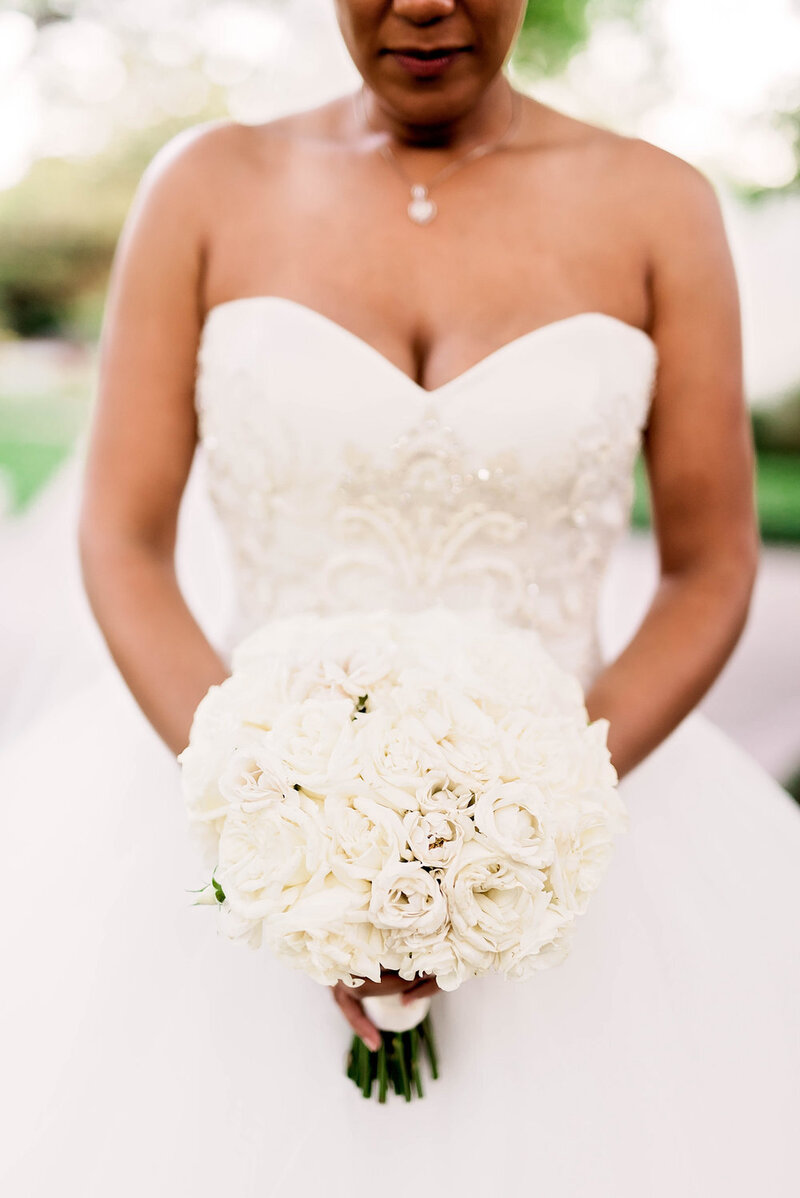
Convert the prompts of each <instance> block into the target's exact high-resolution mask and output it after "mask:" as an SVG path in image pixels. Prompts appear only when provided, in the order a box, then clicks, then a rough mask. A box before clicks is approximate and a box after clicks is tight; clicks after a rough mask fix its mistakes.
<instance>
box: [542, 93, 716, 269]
mask: <svg viewBox="0 0 800 1198" xmlns="http://www.w3.org/2000/svg"><path fill="white" fill-rule="evenodd" d="M533 116H534V119H533V120H532V121H530V122H529V125H528V128H529V129H533V130H536V128H537V119H536V118H538V129H539V135H540V137H541V144H542V145H543V146H544V147H548V146H549V147H550V148H552V149H554V150H555V151H556V154H557V155H558V156H559V157H560V158H561V159H562V161H563V162H564V166H565V175H568V176H569V178H570V180H571V183H570V186H573V185H575V186H580V187H581V189H582V190H583V191H584V193H585V194H588V195H591V196H592V197H594V198H595V200H596V201H597V203H598V204H599V205H600V206H603V207H605V209H606V210H607V211H608V210H612V211H614V212H616V213H617V214H618V215H619V217H620V220H621V221H622V222H623V224H624V225H625V227H626V228H628V229H629V230H630V231H631V232H632V233H634V234H635V233H636V232H637V231H638V232H640V233H641V234H642V236H643V237H644V239H645V240H646V241H647V242H648V243H649V244H650V245H651V246H656V245H657V244H658V243H663V244H665V245H666V246H668V245H669V244H670V242H671V241H672V243H673V244H674V239H675V238H676V237H678V236H679V235H682V236H685V237H686V238H687V239H690V240H697V239H702V237H703V236H705V235H712V236H714V237H715V238H716V239H717V240H719V236H720V231H721V226H722V214H721V205H720V198H719V195H718V192H717V188H716V185H715V184H714V182H713V181H712V179H711V178H710V177H709V176H708V175H707V174H706V173H705V172H704V171H703V170H702V169H701V167H699V166H697V165H696V164H694V163H691V162H689V161H687V160H686V159H684V158H681V157H679V156H678V155H677V154H674V153H672V152H671V151H670V150H667V149H665V148H664V147H662V146H658V145H656V144H654V143H653V142H650V141H647V140H646V139H645V138H644V137H641V136H638V135H635V134H626V133H621V132H618V131H616V130H612V129H608V128H606V127H604V126H601V125H596V124H592V123H591V122H589V121H585V120H580V119H577V118H575V117H573V116H570V115H567V114H566V113H563V112H560V111H558V110H556V109H554V108H550V107H549V106H547V105H540V104H538V102H537V111H536V112H535V113H534V114H533ZM534 136H535V134H534ZM533 148H534V149H535V148H536V145H535V143H534V145H533ZM535 157H536V155H535V154H534V155H532V160H533V159H535Z"/></svg>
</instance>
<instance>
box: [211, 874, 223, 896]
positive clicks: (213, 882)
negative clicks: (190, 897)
mask: <svg viewBox="0 0 800 1198" xmlns="http://www.w3.org/2000/svg"><path fill="white" fill-rule="evenodd" d="M211 885H212V886H213V887H214V894H215V895H216V899H217V902H218V903H224V902H225V891H224V890H223V889H222V887H221V886H220V884H219V882H218V881H217V879H216V878H215V877H214V875H213V874H212V875H211Z"/></svg>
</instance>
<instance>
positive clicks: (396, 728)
mask: <svg viewBox="0 0 800 1198" xmlns="http://www.w3.org/2000/svg"><path fill="white" fill-rule="evenodd" d="M355 727H356V749H357V760H358V769H359V773H360V775H361V777H362V778H363V780H364V781H365V782H366V783H367V784H368V785H369V786H374V787H375V789H376V791H378V792H379V794H380V797H381V801H382V802H385V803H387V804H389V805H391V806H393V807H394V809H395V810H396V811H399V812H404V811H411V810H414V809H415V808H416V807H417V806H418V800H417V790H418V788H419V786H420V782H421V781H422V779H423V778H425V776H426V775H427V774H428V773H430V772H437V771H438V772H440V773H441V772H442V771H443V769H444V766H445V762H444V759H443V756H442V752H441V750H440V748H439V746H438V745H437V743H436V741H435V740H434V739H433V737H432V736H431V734H430V732H428V730H427V729H426V728H425V726H424V724H423V723H422V722H421V721H420V720H418V719H417V718H416V717H415V716H413V715H410V714H408V715H400V716H392V715H391V714H390V713H389V712H388V711H385V710H380V711H376V712H372V713H370V714H369V715H368V716H367V718H365V719H363V720H361V719H359V720H357V721H355Z"/></svg>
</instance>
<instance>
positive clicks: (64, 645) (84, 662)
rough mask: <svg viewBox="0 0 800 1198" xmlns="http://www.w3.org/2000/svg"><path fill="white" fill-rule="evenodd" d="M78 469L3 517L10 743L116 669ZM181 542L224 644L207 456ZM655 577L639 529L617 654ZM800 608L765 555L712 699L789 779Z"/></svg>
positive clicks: (618, 615)
mask: <svg viewBox="0 0 800 1198" xmlns="http://www.w3.org/2000/svg"><path fill="white" fill-rule="evenodd" d="M78 472H79V464H78V461H77V460H76V459H73V460H72V461H71V462H70V463H68V465H67V466H66V468H65V469H64V470H62V471H61V473H60V474H59V475H58V476H57V478H56V480H55V481H54V482H53V483H52V484H51V486H50V487H49V488H48V489H47V490H46V491H45V493H44V494H43V495H42V497H41V498H40V500H39V501H38V503H37V504H36V505H35V507H34V508H33V509H32V510H31V512H30V513H29V514H28V515H27V516H26V517H25V518H23V519H18V520H6V521H0V562H2V576H3V578H4V585H3V587H2V588H1V589H0V678H2V686H0V742H1V741H2V740H3V739H6V738H8V737H10V736H13V734H14V732H15V731H16V730H17V729H19V728H20V727H21V726H22V725H23V724H24V723H25V722H26V721H27V720H29V719H30V718H31V717H32V715H35V714H37V713H39V712H42V711H44V710H45V709H46V708H47V707H49V706H50V705H51V704H53V703H55V702H57V701H58V699H59V698H61V697H62V696H63V695H64V694H66V693H68V692H69V691H70V690H71V689H72V688H74V686H75V685H76V684H80V683H82V682H84V681H86V682H88V681H90V680H91V678H93V677H94V675H95V674H96V673H97V672H98V670H100V669H102V668H103V667H104V665H107V662H108V655H107V652H106V649H105V646H104V645H103V643H102V640H101V638H100V635H99V633H98V631H97V629H96V627H95V625H94V622H93V619H92V616H91V613H90V611H89V608H88V604H87V602H86V599H85V597H84V594H83V590H82V586H81V582H80V576H79V570H78V561H77V553H76V548H75V528H76V523H77V508H78V491H77V482H78ZM179 545H180V548H179V555H178V566H179V574H180V577H181V582H182V585H183V587H184V591H185V593H186V595H187V598H188V601H189V604H190V606H191V607H192V609H193V610H194V611H195V613H196V615H197V616H198V618H199V619H200V620H201V622H202V623H203V625H204V627H205V628H206V630H207V633H208V635H209V636H210V637H211V639H212V640H216V639H218V638H220V637H221V636H222V634H223V630H224V628H225V626H226V623H227V619H228V613H229V611H230V605H231V594H230V583H229V581H228V579H229V575H228V571H227V569H226V567H225V565H224V554H225V548H224V539H223V537H222V534H221V531H220V529H219V526H218V525H217V523H216V519H215V517H214V515H213V512H212V511H211V508H210V505H209V503H208V500H207V497H206V494H205V491H204V486H203V468H202V459H201V458H200V456H199V455H198V460H197V462H196V464H195V468H194V470H193V472H192V476H191V478H190V481H189V486H188V488H187V495H186V499H185V503H184V508H183V510H182V522H181V535H180V539H179ZM655 582H656V555H655V547H654V544H653V541H652V538H651V537H650V536H646V535H642V534H631V535H630V536H629V537H628V538H627V539H626V540H625V541H624V542H623V543H622V544H621V546H620V547H619V549H618V550H617V552H616V554H615V556H614V558H613V560H612V563H611V566H610V569H609V573H608V576H607V579H606V586H605V589H604V593H603V603H602V606H601V632H602V635H603V642H604V646H605V650H606V653H607V654H608V655H611V654H613V653H615V652H617V651H618V650H619V649H620V648H621V647H622V646H623V644H624V643H625V642H626V641H627V640H628V639H629V637H630V635H631V634H632V633H633V631H634V630H635V628H636V626H637V625H638V623H639V621H640V620H641V618H642V616H643V615H644V612H645V610H646V608H647V604H648V602H649V599H650V596H651V595H652V592H653V589H654V586H655ZM798 610H800V552H798V551H797V550H794V549H789V548H787V549H779V548H768V549H765V550H764V552H763V558H762V565H761V570H760V574H759V579H758V583H757V586H756V591H755V595H754V599H753V603H752V606H751V610H750V616H749V619H748V624H747V627H746V629H745V632H744V634H743V636H742V638H741V640H740V642H739V644H738V646H737V648H736V650H735V651H734V654H733V656H732V657H731V659H730V661H729V662H728V664H727V666H726V667H725V669H724V671H723V672H722V674H721V676H720V678H719V679H718V680H717V682H716V683H715V684H714V686H713V688H712V689H711V691H710V692H709V694H708V696H707V697H706V699H705V700H704V702H703V704H702V707H703V710H704V711H705V712H706V714H707V715H708V716H709V717H710V718H711V719H712V720H714V721H715V722H716V723H718V724H719V725H720V727H722V728H723V729H725V730H726V731H727V732H728V733H729V734H730V735H732V736H733V737H734V738H735V739H736V740H737V741H738V742H739V743H740V744H741V745H742V746H743V747H744V748H745V749H746V750H747V751H748V752H750V753H752V754H753V756H755V757H756V759H757V760H758V761H760V762H761V764H762V765H764V766H765V768H767V769H768V770H769V771H770V772H771V773H772V774H774V775H775V776H776V777H778V778H779V779H781V780H785V779H786V778H787V777H788V776H789V775H790V774H791V773H793V772H794V770H795V769H797V768H798V766H800V635H799V633H800V628H798V623H799V621H798V616H797V612H798Z"/></svg>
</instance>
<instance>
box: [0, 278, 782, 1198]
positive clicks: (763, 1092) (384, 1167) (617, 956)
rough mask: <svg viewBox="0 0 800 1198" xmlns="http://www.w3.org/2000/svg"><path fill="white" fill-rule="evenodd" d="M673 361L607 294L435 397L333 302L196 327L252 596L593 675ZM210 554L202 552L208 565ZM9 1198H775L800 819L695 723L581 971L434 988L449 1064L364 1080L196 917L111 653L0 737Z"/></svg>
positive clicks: (184, 849) (199, 876)
mask: <svg viewBox="0 0 800 1198" xmlns="http://www.w3.org/2000/svg"><path fill="white" fill-rule="evenodd" d="M656 370H657V354H656V350H655V346H654V344H653V342H652V341H651V339H650V338H649V337H648V336H647V335H646V334H645V333H643V332H642V331H641V330H638V329H635V328H633V327H632V326H630V325H627V324H625V323H623V322H622V321H620V320H618V319H616V318H613V317H610V316H607V315H604V314H601V313H597V312H588V313H583V314H580V315H577V316H573V317H570V318H567V319H564V320H560V321H555V322H553V323H551V324H549V325H546V326H545V327H543V328H539V329H537V330H535V331H533V332H530V333H528V334H527V335H525V336H523V337H519V338H517V339H516V340H515V341H512V342H511V343H509V344H507V345H505V346H503V347H502V348H501V349H499V350H497V351H496V352H494V353H492V354H490V355H489V356H488V357H487V358H485V359H484V360H483V361H481V362H479V363H478V364H477V365H476V366H474V367H472V368H471V369H469V370H467V371H465V372H464V373H463V374H461V375H459V376H458V377H457V378H455V379H453V380H452V381H451V382H449V383H446V384H445V385H444V386H442V387H439V388H436V389H435V390H433V391H427V390H424V389H423V388H421V387H419V386H418V385H417V384H416V383H414V382H413V381H412V380H411V379H409V378H408V377H407V376H406V375H405V374H404V373H403V372H402V371H400V370H399V369H398V368H397V367H395V366H393V365H392V364H391V363H390V362H388V361H387V360H386V359H385V358H384V357H383V356H382V355H381V354H379V353H378V352H377V351H376V350H374V349H373V348H371V347H370V346H368V345H367V344H366V343H364V342H363V341H361V340H360V339H359V338H357V337H356V336H355V335H353V334H352V333H349V332H348V331H346V330H345V329H344V328H342V327H341V326H339V325H337V324H336V323H334V322H333V321H331V320H329V319H328V318H326V317H324V316H322V315H321V314H319V313H317V312H314V311H312V310H311V309H309V308H307V307H305V306H303V305H301V304H298V303H296V302H294V301H290V300H287V299H284V298H279V297H270V296H263V297H250V298H246V299H241V300H235V301H232V302H230V303H226V304H222V305H219V306H218V307H216V308H214V309H213V310H212V311H211V313H210V314H209V316H208V318H207V321H206V324H205V327H204V330H203V338H202V344H201V348H200V354H199V359H198V380H197V392H196V400H197V408H198V413H199V417H200V429H201V434H202V445H203V454H204V457H205V462H206V467H207V472H208V474H207V477H208V485H209V490H210V494H211V497H212V499H213V502H214V505H215V508H216V511H217V512H218V514H219V517H221V522H222V526H223V527H224V528H225V530H226V534H227V544H228V546H229V550H230V563H231V570H232V576H233V577H234V579H235V597H236V608H235V615H234V618H233V620H232V621H231V622H230V623H229V625H228V631H227V635H226V638H225V651H226V652H227V651H228V650H229V649H230V647H231V646H232V645H233V643H235V641H236V639H237V638H238V637H239V636H241V635H242V634H243V633H244V632H246V631H247V630H248V629H250V628H252V627H254V626H255V625H257V624H258V623H259V622H260V621H263V620H265V619H268V618H269V617H270V616H273V615H278V614H283V613H290V612H296V611H299V610H301V609H316V610H319V611H336V610H343V609H345V608H349V607H359V608H368V607H373V606H395V607H398V608H403V609H409V608H415V607H422V606H425V605H427V604H428V603H431V602H434V601H443V602H445V603H447V604H451V605H453V606H456V607H458V606H462V605H475V604H479V603H485V604H488V605H490V606H491V607H493V608H494V609H496V610H497V611H498V612H500V613H501V614H502V615H503V616H504V617H505V618H506V619H507V620H509V621H511V622H513V623H515V624H519V625H522V626H533V627H535V628H537V629H538V630H539V631H540V632H541V633H542V635H543V636H544V638H545V640H546V642H547V644H548V645H549V646H550V648H551V649H552V651H553V653H554V654H556V655H557V657H558V658H559V660H560V661H561V662H562V664H564V665H565V666H567V667H568V668H570V669H572V670H574V671H575V672H576V673H577V674H578V675H579V677H580V678H581V680H582V681H583V682H584V683H585V684H588V683H589V682H590V680H591V679H592V678H593V676H594V675H595V674H596V672H597V671H598V670H599V669H600V667H601V665H602V658H601V653H600V648H599V643H598V635H597V605H598V596H599V593H600V587H601V583H602V580H603V575H604V570H605V567H606V564H607V561H608V557H609V553H610V551H611V549H612V547H613V545H614V543H615V542H616V541H617V539H618V538H619V536H620V535H621V534H622V532H623V531H624V529H625V527H626V525H627V522H628V516H629V509H630V503H631V497H632V465H633V461H634V457H635V454H636V451H637V447H638V445H639V441H640V436H641V430H642V428H643V426H644V424H645V422H646V420H647V415H648V407H649V402H650V399H651V396H652V393H653V383H654V379H655V374H656ZM205 552H206V550H205V549H204V547H203V546H202V545H200V544H198V545H197V547H196V556H197V557H198V559H199V558H202V556H203V554H204V553H205ZM0 788H1V790H2V846H3V860H2V879H1V881H2V888H3V896H4V903H3V932H2V940H3V942H2V948H1V951H0V961H2V968H3V976H4V981H3V985H2V999H1V1000H0V1002H1V1003H2V1006H1V1007H0V1026H1V1027H2V1033H0V1034H1V1035H2V1039H3V1045H2V1075H3V1086H2V1089H3V1097H2V1100H1V1101H2V1106H3V1109H2V1113H1V1117H0V1141H2V1147H0V1192H2V1193H3V1195H5V1198H53V1195H56V1194H58V1195H65V1196H69V1198H71V1196H72V1195H74V1196H75V1198H134V1196H136V1198H139V1196H140V1195H141V1194H143V1193H147V1194H152V1195H156V1196H158V1198H162V1196H163V1198H194V1196H203V1198H205V1196H206V1195H208V1196H216V1195H221V1194H236V1195H239V1196H241V1198H255V1196H256V1195H257V1196H258V1198H284V1196H285V1198H305V1196H311V1195H314V1196H315V1198H316V1196H317V1195H322V1194H324V1195H326V1196H327V1198H345V1196H347V1198H352V1195H353V1194H354V1193H359V1192H365V1193H375V1194H380V1195H381V1196H382V1198H400V1196H401V1195H402V1196H403V1198H405V1196H406V1195H409V1194H414V1193H423V1192H424V1193H456V1194H461V1195H484V1194H486V1193H508V1194H512V1195H518V1194H537V1193H542V1194H547V1195H548V1198H689V1196H697V1198H716V1196H717V1195H719V1196H720V1198H721V1196H723V1195H724V1196H725V1198H744V1196H745V1195H747V1196H748V1198H750V1196H751V1195H752V1194H754V1193H761V1194H766V1195H769V1196H770V1198H789V1196H790V1195H795V1194H796V1193H798V1192H800V1189H799V1188H798V1187H800V1168H798V1164H797V1154H796V1148H795V1138H796V1130H797V1118H798V1110H800V1107H799V1106H798V1098H799V1097H800V1042H799V1040H798V1005H799V1003H798V1000H800V962H799V961H798V944H800V811H799V810H798V809H797V807H796V806H795V804H794V803H793V802H792V801H791V800H790V798H789V796H788V795H787V794H786V793H785V792H784V791H783V790H782V789H781V788H780V787H779V786H778V785H777V784H776V783H775V782H774V781H772V779H771V778H770V777H769V776H768V775H767V774H766V773H765V772H764V771H763V770H762V769H761V768H760V767H759V766H758V765H757V764H756V763H755V762H754V761H753V760H752V759H751V758H749V757H748V756H747V755H746V754H745V753H743V752H742V751H741V750H740V749H739V748H738V747H737V746H736V745H735V744H734V743H733V742H732V741H731V740H730V739H729V738H728V737H727V736H725V735H724V734H723V733H722V732H721V731H720V730H719V729H717V728H716V727H715V726H714V725H712V724H711V723H709V721H708V720H707V719H706V718H704V717H703V716H701V715H699V714H698V713H693V714H692V715H691V716H689V717H688V718H687V719H686V720H685V721H684V722H683V723H682V724H681V726H680V727H679V728H678V729H677V730H676V731H675V733H674V734H673V735H672V736H670V737H669V738H668V739H667V740H666V741H665V742H664V743H663V744H662V745H661V746H659V748H658V749H656V751H655V752H653V753H652V754H651V755H650V756H649V757H648V758H647V760H646V761H644V762H643V763H642V764H641V765H640V766H639V767H638V768H637V769H636V770H634V771H632V772H631V773H630V774H629V775H627V776H626V777H625V778H624V779H623V781H622V783H621V792H622V794H623V795H624V797H625V799H626V801H627V804H628V806H629V810H630V815H631V825H630V830H629V831H628V832H627V833H626V834H625V835H624V836H623V837H621V838H620V839H619V841H618V843H617V847H616V849H615V855H614V859H613V862H612V866H611V869H610V872H609V874H608V876H607V878H606V880H605V881H604V883H603V885H602V886H601V888H600V890H599V891H598V893H597V894H596V896H595V898H594V901H593V903H592V905H591V906H590V909H589V911H588V913H587V914H586V915H585V916H584V917H583V918H582V920H581V921H580V923H579V926H578V929H577V935H576V938H575V945H574V948H573V950H572V953H571V955H570V957H569V958H568V960H567V961H566V962H565V963H564V964H562V965H561V966H558V967H556V968H554V969H552V970H550V971H548V972H545V973H542V974H540V975H538V976H535V977H534V978H533V979H532V980H530V981H528V982H524V983H512V982H505V981H503V980H501V979H499V978H490V979H481V980H479V981H474V982H471V983H467V984H466V985H464V986H463V987H462V988H461V989H460V990H459V991H457V992H455V993H453V994H448V995H444V994H442V995H439V996H437V997H436V998H435V999H434V1007H433V1016H434V1020H435V1026H436V1030H437V1032H438V1039H439V1050H440V1057H441V1077H440V1079H439V1080H438V1081H436V1082H433V1081H430V1080H428V1083H427V1085H426V1097H425V1099H424V1100H423V1101H414V1102H412V1103H411V1104H408V1105H407V1104H405V1103H404V1102H403V1101H402V1100H400V1099H396V1098H394V1096H391V1097H390V1100H389V1102H388V1103H387V1104H386V1106H380V1105H378V1103H377V1102H375V1101H372V1102H367V1101H365V1100H364V1099H363V1098H362V1097H361V1095H360V1094H359V1092H358V1091H357V1090H356V1088H355V1087H354V1086H353V1084H352V1083H351V1082H350V1081H349V1080H348V1079H347V1078H346V1077H345V1075H344V1057H345V1052H346V1049H347V1046H348V1044H349V1039H350V1032H349V1029H348V1027H347V1025H346V1024H345V1022H344V1020H343V1018H342V1015H341V1013H340V1012H339V1010H338V1009H337V1008H336V1006H335V1005H334V1003H333V1001H332V997H331V995H330V993H329V992H328V991H326V990H325V989H323V988H321V987H319V986H318V985H317V984H315V983H314V982H312V981H310V980H309V979H307V978H306V977H304V976H303V975H301V974H299V973H296V972H293V971H291V970H288V969H287V968H285V967H284V966H282V965H279V964H277V963H276V962H275V961H274V960H273V959H272V958H271V957H270V956H269V955H268V953H267V952H266V951H258V952H256V951H253V950H250V949H247V948H244V947H241V946H237V945H234V944H232V943H230V942H229V941H227V940H226V939H224V938H223V937H222V936H219V935H217V934H216V931H215V917H214V912H213V910H211V909H210V908H207V907H196V906H192V905H191V903H192V900H193V898H194V897H195V896H194V895H192V894H190V893H188V889H189V888H191V887H198V886H201V885H203V884H205V882H206V881H207V878H206V877H205V876H204V874H203V873H202V870H201V868H200V866H199V863H198V861H197V860H196V858H195V857H194V855H193V853H192V851H191V849H190V848H189V845H188V842H187V832H186V823H185V819H184V813H183V807H182V799H181V796H180V790H179V773H178V767H177V764H176V763H175V761H174V759H173V757H172V756H171V754H169V753H168V752H167V750H166V749H165V748H164V746H163V745H162V744H161V742H160V741H159V740H158V738H157V737H156V735H155V733H154V732H153V731H152V730H151V729H150V727H149V725H148V724H147V723H146V721H145V720H144V718H143V717H142V716H141V714H140V713H139V711H138V709H137V708H136V706H135V704H134V702H133V700H132V699H131V698H130V696H129V695H128V692H127V690H126V688H125V686H124V684H123V682H122V680H121V679H120V677H119V675H118V674H117V673H116V671H115V670H114V669H113V668H112V667H111V666H108V667H107V668H106V669H105V670H104V671H101V672H100V673H99V674H98V675H97V676H96V677H95V678H94V679H93V680H92V681H91V682H88V683H87V685H85V686H83V687H80V688H78V687H76V689H75V690H74V693H72V694H70V695H67V696H62V698H61V701H60V702H58V703H53V704H50V705H49V707H48V708H47V710H46V711H44V713H43V714H42V715H41V716H40V718H38V719H36V720H33V721H32V722H29V723H28V725H27V727H26V728H25V729H22V730H20V732H19V734H18V735H17V736H16V737H15V738H14V739H13V740H12V742H11V743H10V745H9V746H8V747H6V748H5V750H4V751H3V753H2V755H0Z"/></svg>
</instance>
